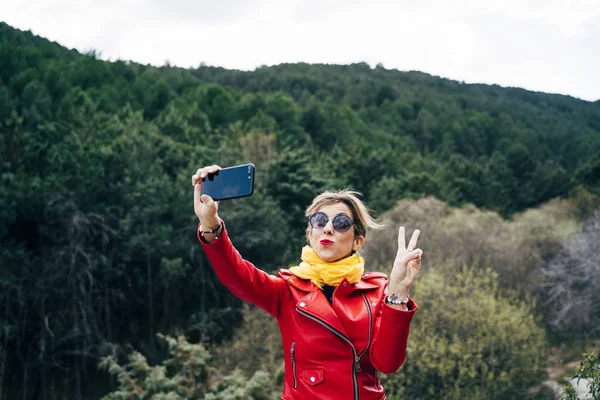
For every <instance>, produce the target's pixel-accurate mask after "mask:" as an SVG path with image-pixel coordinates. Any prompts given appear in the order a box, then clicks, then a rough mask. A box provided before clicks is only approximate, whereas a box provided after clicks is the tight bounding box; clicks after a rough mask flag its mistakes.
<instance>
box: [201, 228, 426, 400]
mask: <svg viewBox="0 0 600 400" xmlns="http://www.w3.org/2000/svg"><path fill="white" fill-rule="evenodd" d="M198 237H199V239H200V233H199V232H198ZM200 242H201V243H202V245H203V247H204V251H205V252H206V255H207V256H208V259H209V260H210V262H211V264H212V266H213V268H214V270H215V272H216V273H217V275H218V277H219V279H220V280H221V282H223V284H224V285H225V286H226V287H227V288H228V289H229V290H230V291H231V292H232V293H233V294H234V295H236V296H238V297H239V298H241V299H243V300H245V301H248V302H250V303H252V304H254V305H256V306H258V307H260V308H262V309H263V310H265V311H266V312H268V313H269V314H271V315H273V316H274V317H275V318H277V322H278V323H279V329H280V331H281V337H282V342H283V350H284V356H285V378H284V389H283V396H282V399H283V400H292V399H293V400H316V399H320V400H321V399H327V400H358V399H360V400H383V399H385V398H386V397H385V394H384V393H383V388H382V387H381V384H380V382H379V372H378V371H381V372H384V373H386V374H388V373H392V372H394V371H396V370H397V369H398V368H399V367H400V366H401V365H402V363H403V362H404V359H405V358H406V342H407V339H408V331H409V327H410V321H411V319H412V317H413V314H414V312H415V311H416V309H417V305H416V304H415V303H414V302H413V301H412V300H409V303H408V307H409V309H410V311H402V310H397V309H394V308H392V307H389V306H388V305H386V304H385V303H384V301H383V299H384V298H385V293H386V287H387V278H386V276H385V274H382V273H378V272H367V273H365V274H363V276H362V279H361V280H360V282H358V283H355V284H351V283H348V281H346V280H344V281H342V283H340V285H339V286H338V287H337V288H336V289H335V291H334V293H333V302H332V304H331V305H330V304H329V301H328V300H327V299H326V298H325V295H324V294H323V291H322V290H321V289H319V288H318V287H317V286H316V285H314V284H313V283H312V282H311V281H309V280H305V279H300V278H298V277H297V276H295V275H293V274H291V273H290V272H289V271H288V270H285V269H282V270H281V271H280V272H279V273H278V274H277V276H274V275H269V274H267V273H266V272H264V271H262V270H260V269H257V268H256V267H254V265H252V264H251V263H250V262H248V261H246V260H244V259H243V258H242V257H241V255H240V254H239V253H238V251H237V250H236V249H235V248H234V247H233V245H232V244H231V241H230V240H229V236H228V235H227V231H226V230H225V229H224V232H223V234H222V235H221V237H219V238H218V239H217V240H215V241H214V242H213V243H211V244H206V243H204V242H203V241H202V240H201V239H200Z"/></svg>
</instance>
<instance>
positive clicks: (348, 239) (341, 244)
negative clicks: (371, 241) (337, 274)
mask: <svg viewBox="0 0 600 400" xmlns="http://www.w3.org/2000/svg"><path fill="white" fill-rule="evenodd" d="M317 211H320V212H323V213H325V214H327V216H328V217H329V222H327V225H325V227H324V228H323V229H316V228H311V229H310V234H309V239H310V246H311V247H312V249H313V250H314V251H315V253H317V255H318V256H319V258H320V259H321V260H323V261H328V262H331V261H337V260H340V259H342V258H344V257H347V256H349V255H350V254H351V253H352V251H358V250H359V249H360V247H361V246H362V245H363V243H364V241H365V238H364V237H362V236H357V237H354V227H352V228H350V229H349V230H347V231H346V232H338V231H336V230H335V229H333V222H332V221H331V220H332V219H333V218H334V217H335V216H336V215H338V214H346V215H347V216H349V217H350V219H352V220H353V221H354V217H353V215H352V213H351V212H350V208H349V207H348V206H347V205H346V204H344V203H335V204H330V205H326V206H323V207H321V208H320V209H318V210H317Z"/></svg>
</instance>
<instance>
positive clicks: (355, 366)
mask: <svg viewBox="0 0 600 400" xmlns="http://www.w3.org/2000/svg"><path fill="white" fill-rule="evenodd" d="M296 311H298V312H299V313H300V314H302V315H304V316H305V317H307V318H310V319H312V320H313V321H315V322H317V323H319V324H321V325H323V326H324V327H325V328H326V329H328V330H330V331H331V332H333V333H334V334H335V335H337V336H338V337H339V338H340V339H342V340H344V341H345V342H347V343H348V344H349V345H350V347H352V355H353V356H354V357H353V365H352V383H353V384H354V400H358V379H357V377H356V373H357V372H358V371H357V369H358V370H360V366H359V364H358V362H359V361H360V358H358V356H357V355H356V348H355V347H354V345H353V344H352V342H351V341H350V339H348V338H347V337H346V336H344V334H342V333H341V332H339V331H338V330H337V329H335V328H334V327H332V326H331V325H329V324H328V323H326V322H324V321H321V320H320V319H318V318H317V317H313V316H312V315H310V314H309V313H307V312H306V311H302V310H301V309H299V308H298V307H296Z"/></svg>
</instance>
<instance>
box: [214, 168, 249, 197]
mask: <svg viewBox="0 0 600 400" xmlns="http://www.w3.org/2000/svg"><path fill="white" fill-rule="evenodd" d="M254 170H255V167H254V164H242V165H236V166H233V167H227V168H223V169H220V170H218V171H217V172H215V173H214V174H210V175H208V176H207V177H204V178H202V194H207V195H209V196H210V197H212V198H213V200H228V199H237V198H240V197H247V196H250V195H251V194H252V193H253V192H254Z"/></svg>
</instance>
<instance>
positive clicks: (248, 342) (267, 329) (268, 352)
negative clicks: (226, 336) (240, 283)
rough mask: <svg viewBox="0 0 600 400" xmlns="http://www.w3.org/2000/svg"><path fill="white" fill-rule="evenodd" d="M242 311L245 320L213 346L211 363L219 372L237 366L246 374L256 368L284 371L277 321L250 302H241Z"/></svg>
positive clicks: (272, 373) (270, 372) (278, 372)
mask: <svg viewBox="0 0 600 400" xmlns="http://www.w3.org/2000/svg"><path fill="white" fill-rule="evenodd" d="M242 314H243V317H244V322H243V324H242V326H241V327H240V328H239V329H237V331H236V333H235V336H234V338H233V339H232V340H231V341H230V342H225V343H223V344H222V345H220V346H219V347H216V348H215V349H214V351H213V353H214V359H215V362H214V365H215V366H216V367H217V368H219V370H220V371H221V372H222V373H228V371H229V372H230V371H233V370H234V369H236V368H239V369H241V370H242V371H243V372H244V373H245V374H247V376H251V375H252V374H253V373H254V372H255V371H258V370H263V371H266V372H269V374H271V376H278V375H279V374H281V373H282V371H283V348H282V345H281V334H280V332H279V327H278V326H277V321H276V320H275V318H273V317H272V316H270V315H269V314H267V313H266V312H264V311H263V310H261V309H259V308H257V307H255V306H251V305H249V304H244V310H243V312H242Z"/></svg>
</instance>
